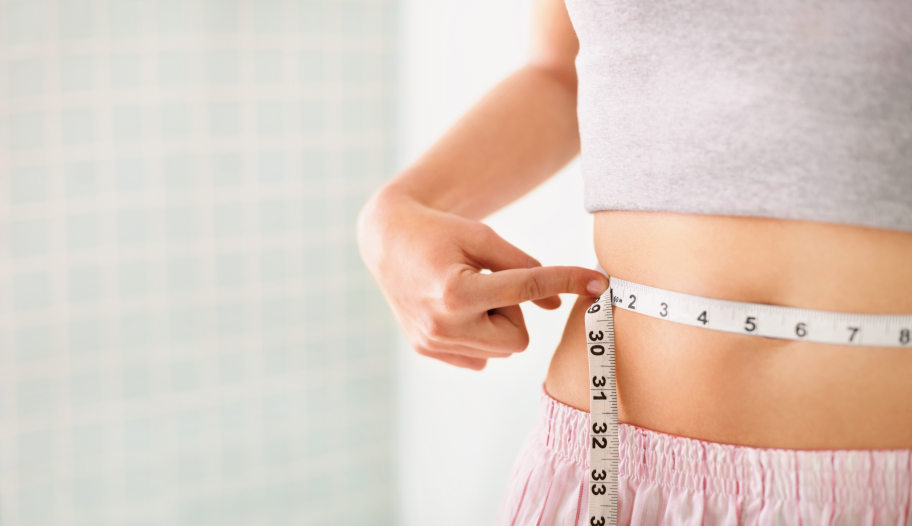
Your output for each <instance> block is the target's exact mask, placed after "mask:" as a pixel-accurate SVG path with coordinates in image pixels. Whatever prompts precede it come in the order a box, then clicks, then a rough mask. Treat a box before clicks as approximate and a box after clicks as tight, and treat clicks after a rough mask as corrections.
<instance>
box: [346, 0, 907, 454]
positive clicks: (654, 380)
mask: <svg viewBox="0 0 912 526" xmlns="http://www.w3.org/2000/svg"><path fill="white" fill-rule="evenodd" d="M535 11H536V12H535V28H534V35H535V37H534V43H533V52H532V56H531V58H530V61H529V64H528V65H526V66H525V67H524V68H522V69H520V70H519V71H517V72H516V73H514V74H513V75H511V76H510V77H508V78H507V79H505V80H504V81H503V82H502V83H501V84H500V85H499V86H497V87H496V88H495V89H494V90H492V91H491V92H490V93H489V94H488V95H487V96H486V97H485V98H484V99H482V100H481V101H480V102H479V103H478V104H477V105H476V106H475V107H474V108H473V109H472V110H471V111H469V112H468V113H467V114H466V115H465V116H464V117H463V118H462V119H461V120H460V121H459V122H458V123H457V124H456V125H455V126H454V127H453V128H452V129H451V130H450V131H449V132H448V133H447V134H446V135H445V136H444V137H442V138H441V139H440V141H439V142H438V143H437V144H436V145H435V146H434V147H433V148H431V149H430V150H429V151H428V152H427V153H426V154H425V155H424V156H423V157H421V158H420V159H419V160H418V161H417V162H416V163H414V164H413V165H412V166H410V167H409V168H407V169H406V170H404V171H403V172H402V173H400V174H398V175H397V176H396V177H395V178H394V179H393V180H392V181H390V183H388V184H387V185H386V186H384V187H383V188H382V189H381V190H380V191H378V192H377V194H376V195H375V196H374V197H373V198H372V199H371V200H370V201H369V203H368V204H367V205H366V206H365V208H364V210H363V211H362V214H361V217H360V221H359V243H360V246H361V251H362V254H363V256H364V259H365V261H366V263H367V265H368V267H369V268H370V270H371V272H372V273H373V274H374V276H375V278H376V279H377V281H378V283H379V284H380V286H381V288H382V289H383V291H384V293H385V294H386V296H387V299H388V300H389V302H390V305H391V307H392V309H393V312H394V313H395V315H396V317H397V319H398V321H399V323H400V325H401V327H402V329H403V332H404V333H405V335H406V338H407V339H408V340H409V342H410V343H411V344H412V346H413V347H414V348H415V350H416V351H417V352H419V353H420V354H423V355H426V356H429V357H433V358H436V359H440V360H443V361H445V362H447V363H450V364H453V365H457V366H460V367H467V368H471V369H481V368H483V367H484V365H485V364H486V362H487V360H488V359H490V358H503V357H508V356H510V355H511V354H512V353H514V352H520V351H522V350H523V349H525V347H526V345H527V344H528V333H527V331H526V329H525V325H524V322H523V318H522V311H521V310H520V308H519V304H520V303H522V302H524V301H533V302H535V303H536V304H537V305H539V306H540V307H543V308H555V307H557V306H558V305H559V302H560V300H559V298H558V297H557V294H563V293H571V294H578V295H581V296H583V297H581V298H580V300H579V301H578V302H577V304H576V305H575V306H574V309H573V311H572V313H571V315H570V318H569V319H568V321H567V326H566V328H565V332H564V337H563V339H562V341H561V343H560V345H559V346H558V349H557V350H556V352H555V354H554V357H553V359H552V363H551V367H550V369H549V371H548V376H547V379H546V381H545V388H546V390H547V391H548V393H549V394H550V395H551V396H553V397H554V398H556V399H557V400H560V401H561V402H563V403H566V404H568V405H571V406H573V407H576V408H578V409H580V410H584V411H586V410H588V406H589V402H588V398H587V396H588V394H587V393H588V391H587V387H588V363H587V356H586V346H585V342H584V325H583V311H584V308H585V306H586V305H588V304H589V303H591V301H592V299H591V297H590V296H593V295H598V294H600V293H601V292H602V291H604V289H605V287H606V281H605V279H604V277H603V276H601V275H600V274H598V273H596V272H594V271H592V270H589V269H583V268H579V267H542V266H541V265H540V264H539V263H538V262H537V261H535V260H534V259H533V258H532V257H531V256H529V255H527V254H525V253H523V252H522V251H520V250H519V249H517V248H516V247H513V246H512V245H510V244H509V243H507V242H506V241H504V240H503V239H502V238H500V237H499V236H497V234H496V233H495V232H493V231H492V230H491V229H490V228H488V227H487V226H485V225H483V224H482V223H480V222H479V221H478V220H479V219H481V218H483V217H484V216H486V215H488V214H490V213H491V212H493V211H495V210H497V209H498V208H500V207H502V206H504V205H506V204H507V203H509V202H511V201H513V200H515V199H517V198H518V197H520V196H521V195H523V194H525V193H526V192H528V191H529V190H531V189H532V188H534V187H535V186H536V185H538V184H539V183H541V182H542V181H543V180H545V179H546V178H547V177H549V176H550V175H552V174H553V173H555V172H556V171H557V170H558V169H559V168H560V167H562V166H563V165H564V164H566V163H567V162H568V161H569V160H571V159H572V158H573V157H574V156H575V155H577V154H578V153H579V132H578V126H577V121H576V72H575V68H574V63H573V60H574V58H575V56H576V52H577V50H578V43H577V40H576V35H575V33H574V31H573V27H572V25H571V24H570V20H569V17H568V16H567V12H566V9H565V7H564V5H563V3H562V2H561V1H560V0H540V1H538V2H537V3H536V4H535ZM594 221H595V239H594V243H595V249H596V253H597V255H598V258H599V261H600V263H601V265H602V267H603V268H605V269H606V271H607V272H608V273H609V274H610V275H612V276H617V277H619V278H622V279H625V280H629V281H633V282H636V283H643V284H647V285H652V286H655V287H659V288H664V289H668V290H673V291H677V292H684V293H689V294H696V295H700V296H706V297H712V298H720V299H728V300H735V301H745V302H754V303H767V304H773V305H785V306H793V307H802V308H810V309H819V310H830V311H839V312H856V313H880V314H910V313H912V264H910V263H912V235H910V234H906V233H900V232H892V231H885V230H877V229H870V228H861V227H853V226H845V225H834V224H823V223H814V222H800V221H784V220H776V219H765V218H734V217H719V216H695V215H683V214H669V213H633V212H618V211H605V212H598V213H596V214H594ZM483 269H489V270H491V271H492V273H491V274H483V273H482V272H481V271H482V270H483ZM590 286H591V288H588V287H590ZM861 290H863V291H864V293H861V292H858V291H861ZM615 325H616V327H615V330H616V345H617V351H616V353H617V358H616V359H617V375H618V382H617V383H618V394H619V406H620V407H619V409H620V419H621V421H623V422H627V423H630V424H634V425H637V426H640V427H644V428H648V429H653V430H656V431H661V432H665V433H671V434H675V435H681V436H688V437H693V438H699V439H702V440H709V441H714V442H723V443H730V444H740V445H747V446H755V447H781V448H790V449H843V448H863V449H878V448H912V381H910V379H912V350H910V349H885V348H872V347H865V348H860V347H848V346H835V345H824V344H813V343H807V342H792V341H784V340H773V339H766V338H759V337H750V336H741V335H735V334H727V333H721V332H714V331H709V330H703V329H699V328H694V327H687V326H683V325H678V324H674V323H671V322H666V321H662V320H656V319H653V318H649V317H645V316H639V315H637V314H634V313H630V312H627V311H623V310H615Z"/></svg>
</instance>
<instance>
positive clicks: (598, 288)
mask: <svg viewBox="0 0 912 526" xmlns="http://www.w3.org/2000/svg"><path fill="white" fill-rule="evenodd" d="M607 288H608V287H607V286H606V285H605V284H604V283H602V282H601V280H597V279H594V280H592V281H590V282H589V284H588V285H586V290H587V291H589V294H592V295H593V296H601V295H602V293H603V292H605V289H607Z"/></svg>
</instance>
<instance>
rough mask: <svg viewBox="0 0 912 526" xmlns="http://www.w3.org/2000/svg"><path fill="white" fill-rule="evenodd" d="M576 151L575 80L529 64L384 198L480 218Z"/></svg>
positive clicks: (550, 172) (551, 171)
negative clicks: (398, 198)
mask: <svg viewBox="0 0 912 526" xmlns="http://www.w3.org/2000/svg"><path fill="white" fill-rule="evenodd" d="M577 153H579V130H578V128H577V120H576V78H575V75H572V74H567V73H566V72H563V73H561V72H558V71H551V70H549V69H547V68H544V67H540V66H536V65H529V66H526V67H524V68H522V69H520V70H519V71H517V72H516V73H514V74H512V75H510V76H509V77H507V78H506V79H505V80H504V81H503V82H501V83H500V84H499V85H498V86H497V87H495V88H494V89H493V90H492V91H491V92H489V93H488V94H487V95H486V96H485V97H484V98H483V99H482V100H481V101H479V102H478V104H476V105H475V107H473V108H472V109H471V110H470V111H469V112H468V113H467V114H466V115H465V116H463V117H462V118H461V119H460V120H459V121H458V122H457V123H456V124H455V125H454V126H453V127H452V128H451V129H450V130H449V131H448V132H447V133H446V134H445V135H444V136H443V137H442V138H441V139H440V140H439V141H438V142H437V143H436V144H435V145H434V146H433V147H432V148H431V149H430V150H428V152H427V153H425V154H424V155H423V156H422V157H421V158H420V159H418V161H417V162H415V163H414V164H413V165H411V166H410V167H408V168H407V169H405V170H403V172H402V173H400V174H399V175H397V176H396V177H395V178H394V179H393V180H391V181H390V182H389V183H388V184H387V185H386V186H385V187H384V188H383V189H382V190H381V192H380V194H381V195H382V194H384V193H386V194H396V195H398V196H407V197H409V198H411V199H414V200H416V201H417V202H419V203H421V204H423V205H425V206H428V207H430V208H434V209H436V210H441V211H445V212H450V213H454V214H457V215H460V216H462V217H466V218H469V219H480V218H482V217H485V216H487V215H488V214H490V213H492V212H494V211H495V210H497V209H499V208H501V207H503V206H504V205H506V204H508V203H510V202H512V201H514V200H515V199H517V198H519V197H520V196H522V195H523V194H525V193H527V192H528V191H530V190H531V189H532V188H534V187H535V186H537V185H538V184H540V183H541V182H542V181H544V180H545V179H547V178H548V177H550V176H551V175H553V174H554V173H555V172H556V171H558V170H559V169H560V168H561V167H562V166H564V165H565V164H566V163H567V162H569V161H570V160H571V159H573V157H575V156H576V155H577Z"/></svg>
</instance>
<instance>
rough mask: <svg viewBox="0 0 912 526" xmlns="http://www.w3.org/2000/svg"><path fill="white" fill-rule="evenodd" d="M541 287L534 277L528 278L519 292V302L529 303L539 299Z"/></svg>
mask: <svg viewBox="0 0 912 526" xmlns="http://www.w3.org/2000/svg"><path fill="white" fill-rule="evenodd" d="M541 292H542V285H541V282H539V280H538V278H536V277H535V276H534V275H531V276H529V277H528V278H526V280H525V281H524V282H523V284H522V288H521V290H520V291H519V298H520V302H524V301H531V300H534V299H538V298H540V297H541Z"/></svg>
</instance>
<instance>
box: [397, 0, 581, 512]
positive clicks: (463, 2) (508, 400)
mask: <svg viewBox="0 0 912 526" xmlns="http://www.w3.org/2000/svg"><path fill="white" fill-rule="evenodd" d="M402 7H403V9H402V16H403V19H402V23H401V25H400V31H401V33H400V34H401V39H402V43H401V45H402V49H401V52H402V70H401V72H400V73H401V79H402V80H401V90H402V92H401V96H402V103H401V108H402V114H401V121H400V122H401V124H402V126H401V130H402V137H401V146H402V152H403V157H402V159H401V164H406V163H408V162H409V161H411V160H412V159H414V158H415V157H416V156H417V155H419V154H420V153H421V151H422V150H423V149H424V148H426V147H427V146H428V145H430V144H431V143H432V142H433V141H434V140H436V138H437V137H438V136H439V135H440V134H441V133H442V132H443V130H445V129H446V127H447V126H449V125H450V124H451V123H452V122H453V121H454V120H455V119H457V118H458V116H459V115H460V114H461V113H462V112H464V111H465V110H466V109H468V107H469V106H471V105H472V104H473V103H474V101H476V100H477V99H478V98H479V97H480V96H481V95H482V94H483V93H484V92H485V91H487V90H488V89H490V88H491V87H492V86H493V85H494V84H496V83H497V82H498V80H499V79H501V78H503V77H504V76H505V75H507V74H508V73H509V72H511V71H512V70H514V69H516V68H517V67H519V66H520V65H521V64H522V63H523V62H524V60H525V57H526V55H527V52H528V49H529V46H528V41H529V25H530V10H531V1H530V0H502V1H498V2H491V1H490V0H487V1H485V0H459V1H457V0H405V1H404V2H403V4H402ZM487 222H488V224H490V225H491V226H493V227H494V228H495V229H496V230H497V231H498V232H499V233H500V234H501V235H502V236H504V237H505V238H506V239H507V240H509V241H510V242H512V243H514V244H515V245H517V246H519V247H520V248H522V249H523V250H525V251H527V252H528V253H529V254H531V255H533V256H534V257H536V258H538V259H539V260H540V261H542V263H543V264H545V265H581V266H591V265H594V263H595V255H594V252H593V250H592V221H591V218H590V217H589V216H588V214H586V213H585V212H584V211H583V203H582V181H581V179H580V175H579V169H578V166H577V165H576V164H574V165H571V166H570V167H569V168H568V169H566V170H564V171H563V172H562V173H561V174H559V175H558V176H556V177H555V178H553V179H552V180H550V181H549V182H548V183H546V184H545V185H543V186H542V187H540V188H538V189H537V190H536V191H534V192H533V193H532V194H530V195H528V196H526V197H525V198H524V199H522V200H521V201H519V202H517V203H514V204H513V205H512V206H510V207H508V208H507V209H505V210H502V211H501V212H499V213H497V214H496V215H495V216H493V217H491V218H490V219H489V220H488V221H487ZM563 299H564V306H563V307H561V309H560V310H559V311H557V312H546V311H542V310H540V309H538V308H537V307H535V306H533V305H524V306H523V311H524V313H525V315H526V322H527V325H528V327H529V329H530V332H531V338H532V343H531V345H530V346H529V349H528V350H527V351H526V352H525V353H523V354H521V355H518V356H514V357H512V358H510V359H507V360H492V361H491V362H489V365H488V367H487V369H485V370H484V371H483V372H481V373H476V372H472V371H465V370H461V369H456V368H453V367H450V366H447V365H444V364H442V363H439V362H436V361H434V360H431V359H428V358H423V357H420V356H418V355H417V354H415V353H414V352H413V351H412V350H411V349H410V348H409V347H408V346H407V344H406V343H405V342H404V340H403V343H402V344H401V346H400V350H399V375H400V382H399V389H400V393H399V394H400V404H399V411H400V417H399V438H398V443H399V460H398V470H399V495H400V497H399V498H400V502H399V504H400V510H399V515H400V519H401V522H402V524H405V525H406V526H411V525H416V526H417V525H422V526H423V525H427V524H435V525H439V526H446V525H460V526H462V525H465V524H479V525H481V524H491V523H492V522H493V521H494V518H495V515H496V512H497V507H498V504H499V501H500V498H501V496H502V494H503V490H504V488H505V486H506V482H507V479H508V477H509V474H510V470H511V468H512V465H513V462H514V460H515V458H516V454H517V452H518V450H519V447H520V445H521V444H522V441H523V440H524V439H525V437H526V435H527V434H528V433H529V431H530V430H531V429H532V426H533V425H534V424H535V421H536V419H537V416H538V415H537V409H538V397H539V393H540V389H541V383H542V381H543V380H544V376H545V372H546V370H547V367H548V362H549V360H550V357H551V352H552V351H553V349H554V347H555V345H556V344H557V342H558V340H559V339H560V334H561V330H562V328H563V322H564V320H565V319H566V316H567V312H568V309H569V307H570V305H571V304H572V302H573V300H574V299H575V298H574V297H571V296H565V297H564V298H563Z"/></svg>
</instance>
